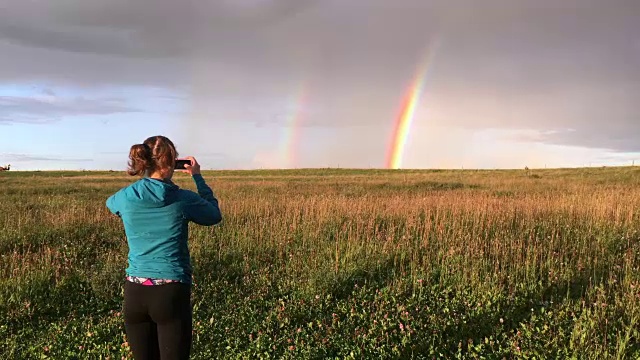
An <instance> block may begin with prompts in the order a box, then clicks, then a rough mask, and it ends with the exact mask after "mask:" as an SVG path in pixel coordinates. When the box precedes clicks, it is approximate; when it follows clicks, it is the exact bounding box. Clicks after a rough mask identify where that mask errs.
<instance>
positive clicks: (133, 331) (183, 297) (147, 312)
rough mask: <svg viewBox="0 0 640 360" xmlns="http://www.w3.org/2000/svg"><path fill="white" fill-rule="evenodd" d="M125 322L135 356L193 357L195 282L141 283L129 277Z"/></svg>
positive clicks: (140, 358)
mask: <svg viewBox="0 0 640 360" xmlns="http://www.w3.org/2000/svg"><path fill="white" fill-rule="evenodd" d="M123 312H124V322H125V331H126V333H127V341H128V342H129V346H131V351H132V352H133V357H134V359H135V360H148V359H149V360H150V359H162V360H169V359H172V360H173V359H176V360H178V359H180V360H186V359H189V355H190V353H191V339H192V335H191V329H192V326H193V325H192V312H191V286H190V285H188V284H182V283H169V284H164V285H150V286H147V285H141V284H135V283H132V282H129V281H125V285H124V309H123Z"/></svg>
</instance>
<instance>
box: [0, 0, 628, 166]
mask: <svg viewBox="0 0 640 360" xmlns="http://www.w3.org/2000/svg"><path fill="white" fill-rule="evenodd" d="M638 34H640V1H638V0H597V1H596V0H563V1H557V0H483V1H474V0H394V1H390V0H349V1H344V0H336V1H333V0H217V1H210V0H199V1H195V0H182V1H174V0H136V1H134V2H132V1H125V0H109V1H106V0H102V1H98V0H82V1H80V0H60V1H55V2H53V1H47V0H31V1H17V0H15V1H11V0H0V135H1V136H0V165H5V164H11V168H12V170H13V169H15V170H37V169H39V170H51V169H72V170H75V169H86V170H106V169H111V170H124V169H125V168H126V163H127V160H128V159H127V156H128V152H129V149H130V147H131V146H132V145H134V144H137V143H141V142H142V141H143V140H144V139H145V138H147V137H148V136H152V135H165V136H168V137H169V138H171V139H172V140H173V141H174V143H175V144H176V146H177V148H178V152H179V153H180V155H184V156H186V155H193V156H195V157H196V158H197V159H198V161H199V162H200V163H201V166H202V168H203V169H257V168H312V167H349V168H385V167H389V163H388V157H389V155H390V154H391V153H393V152H394V151H400V153H399V154H401V156H399V159H400V160H399V161H398V167H400V168H524V167H525V166H528V167H529V168H536V167H538V168H541V167H578V166H603V165H611V166H614V165H630V164H632V163H633V162H634V161H635V163H636V164H640V101H639V100H640V36H638ZM418 88H419V90H420V91H412V90H417V89H418ZM408 98H409V99H412V100H413V105H414V107H413V108H412V110H411V111H408V110H407V109H405V108H404V107H403V104H405V103H406V100H407V99H408ZM405 110H407V111H405ZM400 120H402V121H404V125H406V126H405V130H406V131H405V132H404V133H403V134H404V135H403V136H401V137H402V138H401V139H400V138H399V137H398V136H396V132H395V129H396V126H397V125H398V123H399V121H400Z"/></svg>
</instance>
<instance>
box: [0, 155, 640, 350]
mask: <svg viewBox="0 0 640 360" xmlns="http://www.w3.org/2000/svg"><path fill="white" fill-rule="evenodd" d="M639 174H640V171H639V170H638V169H637V168H633V167H630V168H606V169H574V170H537V171H529V172H525V171H470V170H468V171H405V172H392V171H389V172H388V171H347V170H344V171H339V170H315V171H314V170H308V171H281V172H277V171H274V172H269V171H263V172H260V171H255V172H230V171H229V172H210V173H206V174H205V178H206V179H207V181H208V182H209V184H210V185H211V186H212V188H213V190H214V192H215V193H216V195H217V196H218V197H219V198H220V203H221V208H222V211H223V215H224V222H223V224H222V225H221V226H217V227H213V228H205V227H199V226H195V225H193V226H191V237H190V241H191V244H190V247H191V252H192V257H193V262H194V265H195V270H196V272H195V279H196V286H195V288H194V313H195V316H196V320H197V321H196V325H195V331H196V334H197V336H196V342H195V344H194V346H195V348H194V351H195V357H196V358H209V357H210V356H214V357H215V356H230V357H232V356H231V355H230V354H236V355H243V356H262V357H288V356H291V357H298V358H299V357H303V358H313V357H325V356H337V357H349V356H351V354H353V356H354V357H360V356H374V355H376V356H378V355H380V356H383V357H415V358H421V357H424V358H432V357H433V356H435V357H439V355H438V354H440V355H441V356H444V357H459V358H460V357H461V358H472V357H474V356H480V355H485V356H489V357H493V356H495V357H501V356H507V357H512V356H515V357H518V356H522V357H526V356H536V355H537V356H542V357H548V356H577V357H580V358H583V357H587V358H590V357H594V358H603V357H604V358H615V357H618V358H625V357H634V356H638V355H639V354H640V348H639V347H638V345H637V344H636V342H637V340H638V336H639V334H638V330H637V322H638V319H640V306H638V305H639V304H638V301H639V300H640V291H639V289H640V275H639V270H640V269H639V266H640V255H639V254H640V243H639V240H640V177H639V176H638V175H639ZM133 180H135V179H132V178H127V177H125V176H123V175H122V174H119V173H81V172H80V173H25V174H19V173H11V174H9V173H5V174H2V175H0V181H1V182H2V183H3V187H2V189H0V224H2V228H3V232H2V233H0V254H1V257H2V258H1V265H0V276H1V278H2V279H3V280H0V281H1V282H2V283H3V285H2V289H3V290H2V302H1V303H0V308H1V309H2V310H3V311H4V312H5V313H6V314H7V316H5V318H6V319H7V320H5V322H4V323H2V325H0V335H3V336H4V337H5V338H6V340H5V344H4V345H5V348H6V349H7V350H5V354H7V355H8V356H16V355H21V356H22V355H26V354H28V355H34V356H35V355H36V354H50V355H51V354H57V356H63V355H62V354H66V353H69V352H70V351H71V353H74V354H77V355H78V356H82V354H85V355H86V354H88V353H91V352H92V351H93V353H92V354H96V355H95V356H97V354H103V355H107V354H111V355H114V354H115V355H114V356H128V352H127V350H126V349H127V348H126V346H122V343H123V338H122V337H123V331H122V330H123V329H122V328H121V326H120V325H121V324H120V322H119V321H120V320H121V319H120V318H119V317H118V316H119V315H120V314H118V311H119V302H120V300H121V286H122V280H123V269H124V267H125V266H126V251H127V248H126V239H125V237H124V234H123V232H122V226H121V224H120V223H119V221H118V219H117V218H115V217H114V216H112V215H111V214H109V213H108V212H107V210H106V208H105V207H104V201H105V199H106V197H107V196H109V195H110V194H112V193H113V192H115V191H116V190H117V189H118V188H120V187H122V186H126V185H127V184H129V183H130V182H131V181H133ZM176 182H177V183H178V184H179V185H180V186H182V187H186V188H191V189H193V188H194V187H193V184H192V183H191V181H190V179H188V178H186V177H184V176H182V175H179V176H177V178H176ZM50 292H51V293H50ZM78 292H80V294H78ZM323 299H324V302H322V301H323ZM327 299H328V300H327ZM317 302H320V303H317ZM285 303H287V304H285ZM393 308H396V309H397V308H402V309H403V310H402V311H399V312H397V313H394V312H393V311H392V312H391V314H390V313H389V312H390V309H393ZM287 309H290V310H287ZM287 311H290V313H287ZM114 314H117V315H114ZM357 314H359V315H357ZM340 316H343V318H342V322H340V321H337V320H335V319H336V317H340ZM285 319H287V320H285ZM389 319H391V320H389ZM385 321H386V322H394V324H395V325H394V326H395V327H391V325H389V327H380V326H381V325H380V324H381V323H385ZM310 323H311V324H312V325H311V327H309V324H310ZM398 323H400V324H402V326H401V327H398V326H397V324H398ZM314 324H316V325H314ZM318 324H319V325H318ZM314 326H316V327H314ZM317 326H320V327H317ZM323 326H324V327H323ZM385 326H387V325H385ZM405 326H408V327H411V330H407V328H405ZM69 327H71V328H69ZM302 328H304V329H305V330H304V331H302V330H301V329H302ZM92 329H93V330H92ZM85 330H86V331H85ZM100 331H101V332H102V333H103V335H102V337H100V336H96V335H95V334H94V335H92V336H87V334H88V333H92V332H100ZM64 334H66V335H64ZM69 334H70V335H69ZM292 334H293V335H292ZM65 336H68V337H69V338H65ZM47 339H49V340H47ZM63 339H66V340H63ZM114 339H115V340H114ZM56 342H57V343H56ZM68 344H81V345H78V346H77V347H73V346H71V345H68ZM58 347H59V348H60V352H59V353H56V352H55V351H57V349H58ZM80 347H82V348H80ZM54 349H56V350H54ZM70 349H73V350H70ZM61 358H62V357H61Z"/></svg>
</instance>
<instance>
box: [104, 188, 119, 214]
mask: <svg viewBox="0 0 640 360" xmlns="http://www.w3.org/2000/svg"><path fill="white" fill-rule="evenodd" d="M119 196H120V191H118V192H116V193H115V194H113V195H111V196H109V198H107V202H106V205H107V208H108V209H109V211H111V213H112V214H114V215H118V216H119V217H122V214H121V213H120V207H119V206H118V203H117V200H118V197H119Z"/></svg>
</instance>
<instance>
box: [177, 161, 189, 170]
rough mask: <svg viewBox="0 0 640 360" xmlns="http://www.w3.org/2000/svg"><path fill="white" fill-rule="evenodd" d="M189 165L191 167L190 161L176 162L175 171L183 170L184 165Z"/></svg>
mask: <svg viewBox="0 0 640 360" xmlns="http://www.w3.org/2000/svg"><path fill="white" fill-rule="evenodd" d="M186 164H189V165H191V161H190V160H176V169H185V167H184V166H185V165H186Z"/></svg>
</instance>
